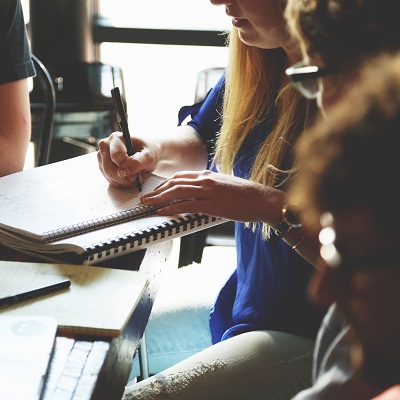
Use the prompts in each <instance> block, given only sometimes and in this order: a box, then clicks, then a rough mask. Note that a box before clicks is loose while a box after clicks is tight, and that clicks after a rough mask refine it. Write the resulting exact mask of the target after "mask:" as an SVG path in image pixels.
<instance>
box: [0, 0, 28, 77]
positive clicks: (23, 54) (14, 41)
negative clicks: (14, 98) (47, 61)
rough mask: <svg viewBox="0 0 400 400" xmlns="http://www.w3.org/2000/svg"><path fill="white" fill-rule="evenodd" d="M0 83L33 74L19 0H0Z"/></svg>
mask: <svg viewBox="0 0 400 400" xmlns="http://www.w3.org/2000/svg"><path fill="white" fill-rule="evenodd" d="M0 10H1V11H0V84H4V83H9V82H13V81H17V80H20V79H25V78H28V77H30V76H34V75H35V68H34V65H33V62H32V60H31V52H30V48H29V43H28V38H27V35H26V28H25V22H24V16H23V11H22V6H21V2H20V0H0Z"/></svg>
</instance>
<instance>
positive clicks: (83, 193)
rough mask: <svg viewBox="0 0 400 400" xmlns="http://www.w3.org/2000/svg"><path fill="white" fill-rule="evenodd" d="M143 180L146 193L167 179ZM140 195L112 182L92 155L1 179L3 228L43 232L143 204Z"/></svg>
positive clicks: (143, 177) (134, 190) (154, 176)
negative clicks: (111, 183) (106, 177)
mask: <svg viewBox="0 0 400 400" xmlns="http://www.w3.org/2000/svg"><path fill="white" fill-rule="evenodd" d="M142 179H143V193H147V192H149V191H151V190H153V189H154V188H155V187H156V186H158V185H159V184H160V183H161V182H162V181H163V180H164V179H163V178H161V177H158V176H156V175H153V174H147V175H143V176H142ZM140 196H141V193H140V192H139V191H138V190H137V189H136V188H130V189H117V188H115V187H112V186H110V185H109V183H108V182H107V181H106V179H105V178H104V176H103V175H102V174H101V172H100V170H99V167H98V163H97V158H96V153H91V154H87V155H84V156H80V157H76V158H73V159H69V160H66V161H62V162H58V163H54V164H49V165H47V166H44V167H39V168H33V169H31V170H26V171H23V172H19V173H16V174H12V175H8V176H5V177H2V178H0V221H1V222H0V227H1V228H3V229H4V228H7V226H10V227H13V228H16V229H17V230H18V229H19V230H23V231H27V232H31V233H33V234H34V235H39V236H42V235H45V233H46V232H47V231H52V230H55V229H59V228H64V227H68V226H71V225H75V224H79V223H82V222H84V221H89V220H93V219H96V218H102V217H104V216H109V215H112V214H115V213H116V212H119V211H124V210H128V209H132V208H135V207H137V206H140V205H141V204H140ZM34 235H33V236H32V235H31V236H32V237H34ZM37 239H39V238H37Z"/></svg>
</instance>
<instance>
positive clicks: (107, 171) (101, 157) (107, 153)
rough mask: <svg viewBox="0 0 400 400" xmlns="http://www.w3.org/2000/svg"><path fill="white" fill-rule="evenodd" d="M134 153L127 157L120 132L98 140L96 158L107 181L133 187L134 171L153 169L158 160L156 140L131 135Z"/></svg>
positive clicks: (116, 184) (158, 150) (119, 185)
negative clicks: (145, 139)
mask: <svg viewBox="0 0 400 400" xmlns="http://www.w3.org/2000/svg"><path fill="white" fill-rule="evenodd" d="M131 140H132V144H133V148H134V149H135V151H136V153H135V154H134V155H133V156H131V157H129V156H128V154H127V149H126V146H125V143H124V140H123V137H122V133H121V132H113V133H112V134H111V135H110V136H109V137H108V138H106V139H102V140H100V142H99V151H98V152H97V160H98V163H99V168H100V170H101V172H102V173H103V175H104V176H105V178H106V179H107V181H108V182H109V183H110V184H111V185H113V186H115V187H134V186H135V185H136V173H137V172H140V171H143V170H145V171H153V170H154V169H155V167H156V166H157V164H158V162H159V161H160V148H159V146H158V144H157V143H156V142H153V141H150V140H149V141H144V140H142V139H140V138H137V137H135V138H133V137H131Z"/></svg>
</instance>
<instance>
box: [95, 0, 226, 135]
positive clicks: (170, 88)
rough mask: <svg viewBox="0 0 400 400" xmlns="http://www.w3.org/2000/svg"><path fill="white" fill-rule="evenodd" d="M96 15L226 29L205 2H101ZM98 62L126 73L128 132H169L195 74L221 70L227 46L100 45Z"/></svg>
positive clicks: (135, 23) (217, 10)
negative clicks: (206, 69) (129, 130)
mask: <svg viewBox="0 0 400 400" xmlns="http://www.w3.org/2000/svg"><path fill="white" fill-rule="evenodd" d="M99 15H100V17H102V18H107V19H110V21H112V22H115V23H117V24H118V25H122V26H129V27H135V28H153V29H171V30H177V31H180V30H183V31H182V32H180V34H182V35H185V32H184V30H185V29H187V30H193V29H194V30H203V31H207V30H219V31H223V30H227V29H229V25H230V21H229V18H228V17H227V16H226V14H225V10H224V8H223V7H215V6H213V5H211V4H210V3H209V2H208V1H206V0H190V1H188V0H169V1H165V0H153V1H141V2H138V1H135V0H99ZM100 60H101V61H102V62H103V63H105V64H111V65H115V66H118V67H120V68H121V69H122V71H123V74H124V83H125V90H126V99H127V103H128V112H129V123H130V129H131V133H133V134H134V133H135V132H140V133H141V134H151V133H154V132H157V133H159V132H164V131H166V130H168V131H171V129H174V128H175V127H176V125H177V113H178V110H179V108H180V107H181V106H183V105H187V104H191V103H193V100H194V94H195V89H196V81H197V74H198V72H199V71H200V70H202V69H205V68H209V67H224V66H225V65H226V60H227V48H226V47H212V46H182V45H179V44H177V45H158V44H134V43H132V44H131V43H111V42H104V43H101V44H100Z"/></svg>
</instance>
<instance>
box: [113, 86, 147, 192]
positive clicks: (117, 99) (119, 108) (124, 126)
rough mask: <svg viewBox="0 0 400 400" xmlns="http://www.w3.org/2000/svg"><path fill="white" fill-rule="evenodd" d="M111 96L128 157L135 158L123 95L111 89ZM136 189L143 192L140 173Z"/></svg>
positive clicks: (137, 176)
mask: <svg viewBox="0 0 400 400" xmlns="http://www.w3.org/2000/svg"><path fill="white" fill-rule="evenodd" d="M111 96H112V98H113V101H114V109H115V115H116V117H117V121H118V125H119V128H120V129H121V132H122V136H123V138H124V142H125V146H126V149H127V153H128V156H129V157H130V156H133V155H134V154H135V149H134V148H133V145H132V141H131V135H130V133H129V128H128V121H127V119H126V114H125V108H124V105H123V103H122V98H121V93H120V91H119V88H118V87H115V88H114V89H111ZM136 187H137V188H138V190H139V192H141V191H142V181H141V179H140V174H139V172H137V173H136Z"/></svg>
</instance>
